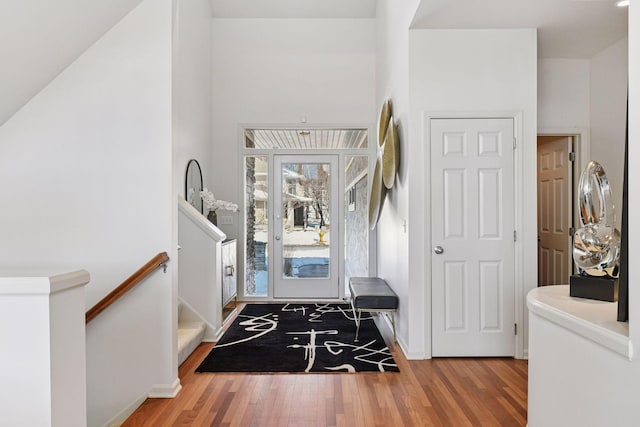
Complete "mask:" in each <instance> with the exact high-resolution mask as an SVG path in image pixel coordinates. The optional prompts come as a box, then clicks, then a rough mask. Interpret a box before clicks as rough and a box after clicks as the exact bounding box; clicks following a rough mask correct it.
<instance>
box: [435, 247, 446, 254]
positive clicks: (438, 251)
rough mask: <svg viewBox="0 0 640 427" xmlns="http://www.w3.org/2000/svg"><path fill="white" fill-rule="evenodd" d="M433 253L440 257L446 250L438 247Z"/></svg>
mask: <svg viewBox="0 0 640 427" xmlns="http://www.w3.org/2000/svg"><path fill="white" fill-rule="evenodd" d="M433 252H435V253H436V254H438V255H440V254H441V253H443V252H444V249H443V248H442V246H436V247H435V248H433Z"/></svg>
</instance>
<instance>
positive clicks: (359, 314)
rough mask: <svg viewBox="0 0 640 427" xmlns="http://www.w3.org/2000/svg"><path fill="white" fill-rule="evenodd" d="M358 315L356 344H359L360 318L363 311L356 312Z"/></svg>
mask: <svg viewBox="0 0 640 427" xmlns="http://www.w3.org/2000/svg"><path fill="white" fill-rule="evenodd" d="M356 311H357V312H358V315H357V316H356V339H355V340H353V341H354V342H358V334H359V333H360V316H361V315H362V311H360V310H356Z"/></svg>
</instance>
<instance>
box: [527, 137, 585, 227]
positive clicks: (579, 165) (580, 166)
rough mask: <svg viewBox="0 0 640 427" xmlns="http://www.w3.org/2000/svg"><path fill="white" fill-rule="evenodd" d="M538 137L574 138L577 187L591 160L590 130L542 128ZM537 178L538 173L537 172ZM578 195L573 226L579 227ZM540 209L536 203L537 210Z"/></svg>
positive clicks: (574, 171) (574, 174)
mask: <svg viewBox="0 0 640 427" xmlns="http://www.w3.org/2000/svg"><path fill="white" fill-rule="evenodd" d="M536 136H571V137H573V152H574V153H575V156H576V160H575V161H574V162H573V165H574V167H573V186H574V189H575V188H576V187H577V185H578V182H579V181H580V175H581V174H582V171H583V170H584V168H585V167H586V166H587V163H588V162H589V159H590V158H591V140H590V138H589V129H588V128H584V127H575V128H570V127H566V128H565V127H558V128H556V127H541V128H538V133H537V134H536ZM536 140H537V139H536ZM536 178H537V171H536ZM576 197H577V195H576V194H574V201H573V202H574V209H573V226H574V227H576V228H577V227H578V224H580V215H579V214H578V209H575V206H577V199H576ZM537 209H538V206H537V203H536V210H537Z"/></svg>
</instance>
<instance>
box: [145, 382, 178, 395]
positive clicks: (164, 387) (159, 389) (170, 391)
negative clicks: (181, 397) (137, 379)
mask: <svg viewBox="0 0 640 427" xmlns="http://www.w3.org/2000/svg"><path fill="white" fill-rule="evenodd" d="M181 389H182V385H181V384H180V378H176V379H175V380H174V381H173V383H171V384H154V385H153V387H151V390H149V394H148V395H147V397H148V398H150V399H155V398H169V399H170V398H174V397H176V396H177V395H178V393H179V392H180V390H181Z"/></svg>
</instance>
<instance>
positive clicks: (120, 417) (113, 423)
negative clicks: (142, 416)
mask: <svg viewBox="0 0 640 427" xmlns="http://www.w3.org/2000/svg"><path fill="white" fill-rule="evenodd" d="M145 400H147V394H146V393H145V394H143V395H142V396H140V397H138V398H137V399H136V400H134V401H133V402H131V403H130V404H129V405H128V406H127V407H126V408H124V409H123V410H122V411H120V412H119V413H118V414H117V415H116V416H114V417H113V418H111V420H109V421H107V423H106V424H105V425H104V426H103V427H120V426H121V425H122V424H123V423H124V422H125V421H127V418H129V417H130V416H131V415H132V414H133V413H134V412H135V411H136V409H138V407H140V405H142V403H143V402H144V401H145Z"/></svg>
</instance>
